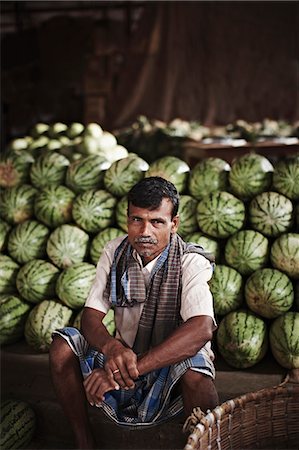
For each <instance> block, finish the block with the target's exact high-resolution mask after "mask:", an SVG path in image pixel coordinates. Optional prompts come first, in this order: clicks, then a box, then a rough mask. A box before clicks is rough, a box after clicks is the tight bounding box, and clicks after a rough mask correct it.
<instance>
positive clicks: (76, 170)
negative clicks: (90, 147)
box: [65, 155, 111, 194]
mask: <svg viewBox="0 0 299 450" xmlns="http://www.w3.org/2000/svg"><path fill="white" fill-rule="evenodd" d="M110 165H111V163H110V162H108V161H107V160H106V159H105V158H104V157H103V156H100V155H90V156H86V157H84V158H82V159H78V160H77V161H73V162H72V163H71V164H70V165H69V167H68V169H67V172H66V178H65V184H66V185H67V186H68V187H69V188H70V189H72V191H74V192H76V193H77V194H80V193H81V192H85V191H88V190H91V189H102V188H103V187H104V174H105V170H107V169H108V168H109V167H110Z"/></svg>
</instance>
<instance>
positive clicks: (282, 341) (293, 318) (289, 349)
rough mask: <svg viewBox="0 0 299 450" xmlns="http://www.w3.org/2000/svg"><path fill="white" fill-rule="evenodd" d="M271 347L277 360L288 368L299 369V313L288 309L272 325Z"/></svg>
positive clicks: (270, 332) (270, 333)
mask: <svg viewBox="0 0 299 450" xmlns="http://www.w3.org/2000/svg"><path fill="white" fill-rule="evenodd" d="M269 342H270V348H271V351H272V353H273V356H274V358H275V359H276V361H277V362H278V363H279V364H280V365H281V366H282V367H285V368H286V369H299V313H298V312H293V311H288V312H286V313H284V314H283V315H281V316H279V317H277V318H276V319H275V320H274V321H273V322H272V323H271V325H270V331H269Z"/></svg>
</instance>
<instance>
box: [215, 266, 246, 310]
mask: <svg viewBox="0 0 299 450" xmlns="http://www.w3.org/2000/svg"><path fill="white" fill-rule="evenodd" d="M209 285H210V290H211V292H212V295H213V299H214V309H215V313H216V314H220V315H221V316H224V315H225V314H228V313H229V312H231V311H235V310H236V309H238V308H240V306H241V305H242V302H243V278H242V275H241V274H240V273H239V272H237V270H235V269H233V268H232V267H228V266H225V265H217V266H216V267H215V269H214V273H213V276H212V278H211V280H210V281H209Z"/></svg>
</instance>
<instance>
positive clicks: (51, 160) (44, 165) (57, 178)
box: [30, 151, 70, 189]
mask: <svg viewBox="0 0 299 450" xmlns="http://www.w3.org/2000/svg"><path fill="white" fill-rule="evenodd" d="M69 164H70V162H69V160H68V159H67V158H66V157H65V156H63V155H61V154H59V153H57V152H54V151H52V152H50V151H48V152H47V153H44V154H42V155H40V156H39V157H38V158H37V159H36V160H35V162H34V163H33V164H32V166H31V169H30V179H31V183H32V184H33V186H35V187H36V188H39V189H42V188H44V187H47V186H59V185H60V184H63V183H64V180H65V176H66V171H67V168H68V166H69Z"/></svg>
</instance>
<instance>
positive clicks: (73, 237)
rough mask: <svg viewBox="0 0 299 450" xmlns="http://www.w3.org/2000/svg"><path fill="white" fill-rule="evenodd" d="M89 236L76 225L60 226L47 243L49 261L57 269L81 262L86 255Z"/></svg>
mask: <svg viewBox="0 0 299 450" xmlns="http://www.w3.org/2000/svg"><path fill="white" fill-rule="evenodd" d="M88 246H89V236H88V234H87V233H85V231H83V230H81V228H79V227H77V226H76V225H68V224H65V225H60V226H59V227H57V228H56V229H55V230H54V231H52V233H51V234H50V237H49V239H48V242H47V254H48V257H49V259H50V260H51V261H52V263H53V264H55V265H56V266H57V267H59V268H61V269H65V268H66V267H69V266H71V265H72V264H75V263H78V262H82V261H83V260H84V258H85V256H86V255H87V253H88Z"/></svg>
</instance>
